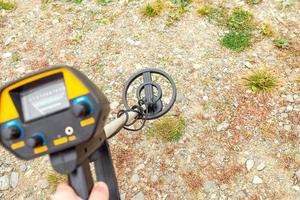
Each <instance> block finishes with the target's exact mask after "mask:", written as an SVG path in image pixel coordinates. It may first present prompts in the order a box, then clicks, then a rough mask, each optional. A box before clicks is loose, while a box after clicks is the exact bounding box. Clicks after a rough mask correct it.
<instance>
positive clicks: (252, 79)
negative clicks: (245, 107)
mask: <svg viewBox="0 0 300 200" xmlns="http://www.w3.org/2000/svg"><path fill="white" fill-rule="evenodd" d="M243 80H244V84H245V86H246V87H248V88H249V89H250V90H251V91H252V92H253V93H258V92H269V91H272V90H273V89H274V88H275V87H276V86H277V84H278V79H277V77H276V76H274V75H273V74H272V73H271V72H269V71H268V70H266V69H257V70H253V71H251V73H250V74H248V75H247V76H245V77H244V78H243Z"/></svg>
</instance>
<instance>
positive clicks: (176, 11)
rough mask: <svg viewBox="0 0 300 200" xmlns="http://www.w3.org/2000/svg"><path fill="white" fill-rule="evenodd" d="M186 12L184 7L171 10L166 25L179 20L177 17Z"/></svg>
mask: <svg viewBox="0 0 300 200" xmlns="http://www.w3.org/2000/svg"><path fill="white" fill-rule="evenodd" d="M186 12H187V9H186V7H178V8H175V9H173V10H171V12H170V13H169V15H168V18H167V22H166V25H167V26H171V25H173V24H174V23H175V22H177V21H179V19H180V18H181V17H182V16H183V14H184V13H186Z"/></svg>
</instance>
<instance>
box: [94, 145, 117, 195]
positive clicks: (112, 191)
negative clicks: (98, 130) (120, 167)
mask: <svg viewBox="0 0 300 200" xmlns="http://www.w3.org/2000/svg"><path fill="white" fill-rule="evenodd" d="M90 160H91V162H93V163H94V165H95V171H96V177H97V181H102V182H105V183H106V184H107V186H108V189H109V199H110V200H119V199H120V193H119V187H118V181H117V177H116V173H115V170H114V165H113V161H112V157H111V152H110V149H109V144H108V142H107V141H105V142H104V143H103V145H102V146H101V147H100V148H99V149H98V150H97V151H95V152H94V153H93V154H92V156H91V157H90Z"/></svg>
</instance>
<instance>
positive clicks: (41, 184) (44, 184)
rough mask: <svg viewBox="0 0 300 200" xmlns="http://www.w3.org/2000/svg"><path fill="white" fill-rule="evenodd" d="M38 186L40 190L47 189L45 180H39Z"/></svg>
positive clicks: (47, 184)
mask: <svg viewBox="0 0 300 200" xmlns="http://www.w3.org/2000/svg"><path fill="white" fill-rule="evenodd" d="M38 185H39V186H40V188H41V189H47V188H48V187H49V183H48V181H47V180H40V181H39V182H38Z"/></svg>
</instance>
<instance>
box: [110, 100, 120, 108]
mask: <svg viewBox="0 0 300 200" xmlns="http://www.w3.org/2000/svg"><path fill="white" fill-rule="evenodd" d="M118 106H119V102H117V101H114V102H112V103H111V104H110V108H111V109H112V110H114V109H116V108H117V107H118Z"/></svg>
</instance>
